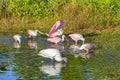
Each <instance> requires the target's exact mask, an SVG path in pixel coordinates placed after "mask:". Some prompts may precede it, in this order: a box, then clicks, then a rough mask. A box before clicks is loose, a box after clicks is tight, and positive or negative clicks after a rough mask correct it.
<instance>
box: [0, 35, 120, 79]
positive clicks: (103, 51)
mask: <svg viewBox="0 0 120 80" xmlns="http://www.w3.org/2000/svg"><path fill="white" fill-rule="evenodd" d="M112 36H113V35H109V36H105V35H104V36H103V35H102V36H101V35H98V36H88V37H86V42H87V43H94V44H96V46H97V47H96V49H94V50H93V51H91V52H90V53H88V54H86V52H85V51H82V52H79V51H78V50H77V49H73V48H72V47H71V46H75V45H74V42H73V41H72V40H70V41H69V42H65V43H64V44H59V45H55V44H51V43H49V42H47V41H46V37H42V36H38V37H37V38H36V40H34V41H33V40H27V39H23V42H22V44H21V45H19V44H17V43H15V42H14V41H13V39H12V36H1V37H0V80H119V79H120V65H119V64H120V54H119V53H120V49H119V48H120V41H119V38H120V37H119V34H117V35H116V37H114V38H113V39H112V38H111V37H112ZM108 38H111V39H108ZM81 43H82V42H81V41H80V42H79V44H81ZM79 46H80V45H79ZM46 48H57V49H59V50H60V51H61V53H62V54H64V57H65V58H66V60H67V63H65V62H62V63H56V62H54V63H53V62H52V61H51V60H50V59H46V58H43V57H41V56H38V53H39V51H40V50H42V49H46Z"/></svg>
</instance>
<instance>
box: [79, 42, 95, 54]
mask: <svg viewBox="0 0 120 80" xmlns="http://www.w3.org/2000/svg"><path fill="white" fill-rule="evenodd" d="M95 47H96V45H95V44H91V43H86V44H83V45H81V46H80V47H79V50H86V51H87V52H88V53H89V51H90V50H91V49H94V48H95Z"/></svg>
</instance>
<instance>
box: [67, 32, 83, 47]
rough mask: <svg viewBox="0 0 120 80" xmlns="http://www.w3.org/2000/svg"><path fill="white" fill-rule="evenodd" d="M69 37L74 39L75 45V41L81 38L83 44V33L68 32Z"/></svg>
mask: <svg viewBox="0 0 120 80" xmlns="http://www.w3.org/2000/svg"><path fill="white" fill-rule="evenodd" d="M69 37H70V38H71V39H72V40H74V41H75V44H76V45H77V42H78V40H82V41H83V44H84V41H85V38H84V37H83V35H81V34H77V33H74V34H69Z"/></svg>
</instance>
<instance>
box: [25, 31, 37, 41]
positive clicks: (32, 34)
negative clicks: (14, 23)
mask: <svg viewBox="0 0 120 80" xmlns="http://www.w3.org/2000/svg"><path fill="white" fill-rule="evenodd" d="M37 32H39V31H38V30H28V31H27V33H28V38H33V40H34V39H35V37H36V36H37Z"/></svg>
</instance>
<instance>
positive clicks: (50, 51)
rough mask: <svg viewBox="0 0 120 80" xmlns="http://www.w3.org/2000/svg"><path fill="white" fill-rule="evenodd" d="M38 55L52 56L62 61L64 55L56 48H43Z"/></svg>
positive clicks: (51, 57) (53, 58)
mask: <svg viewBox="0 0 120 80" xmlns="http://www.w3.org/2000/svg"><path fill="white" fill-rule="evenodd" d="M38 55H39V56H42V57H45V58H50V59H52V60H56V61H58V62H61V61H62V56H61V54H60V51H59V50H58V49H54V48H48V49H43V50H41V51H39V54H38Z"/></svg>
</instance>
